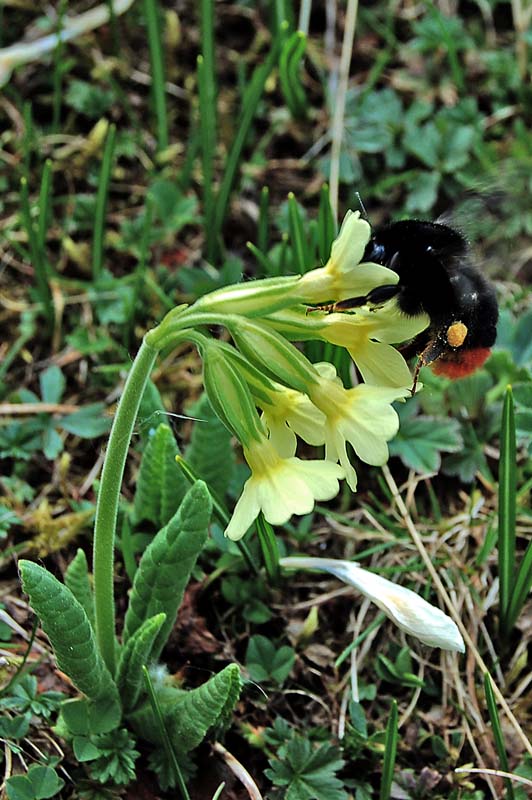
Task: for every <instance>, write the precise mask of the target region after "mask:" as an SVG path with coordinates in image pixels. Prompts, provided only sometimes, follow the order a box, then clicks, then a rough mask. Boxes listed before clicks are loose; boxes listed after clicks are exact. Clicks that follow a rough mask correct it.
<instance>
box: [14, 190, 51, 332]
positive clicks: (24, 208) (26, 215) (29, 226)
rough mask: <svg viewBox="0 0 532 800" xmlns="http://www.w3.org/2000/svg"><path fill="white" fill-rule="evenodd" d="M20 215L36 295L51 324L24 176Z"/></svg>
mask: <svg viewBox="0 0 532 800" xmlns="http://www.w3.org/2000/svg"><path fill="white" fill-rule="evenodd" d="M20 215H21V219H22V225H23V227H24V229H25V231H26V236H27V237H28V246H29V251H30V257H31V262H32V266H33V269H34V272H35V285H36V289H37V295H38V297H39V300H40V302H41V304H42V308H43V312H44V316H45V317H46V319H47V321H48V322H49V323H50V324H52V323H53V320H54V307H53V303H52V293H51V291H50V286H49V284H48V272H47V269H46V261H45V259H44V258H43V251H42V249H41V248H40V247H39V242H38V238H37V233H36V231H35V227H34V225H33V219H32V216H31V205H30V195H29V189H28V181H27V179H26V177H24V178H21V180H20Z"/></svg>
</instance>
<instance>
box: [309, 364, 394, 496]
mask: <svg viewBox="0 0 532 800" xmlns="http://www.w3.org/2000/svg"><path fill="white" fill-rule="evenodd" d="M315 366H316V370H317V372H318V373H319V375H320V380H319V381H318V382H317V383H315V384H312V385H311V386H310V387H309V396H310V399H311V400H312V402H313V403H314V405H316V406H317V407H318V408H319V409H320V411H323V413H324V414H325V416H326V418H327V421H326V423H325V457H326V459H327V460H329V461H335V462H336V461H339V462H340V464H341V465H342V467H343V468H344V470H345V475H346V480H347V482H348V484H349V486H350V487H351V489H352V490H353V491H355V490H356V485H357V477H356V472H355V470H354V468H353V466H352V465H351V463H350V461H349V457H348V455H347V443H348V442H349V443H350V444H351V446H352V447H353V449H354V451H355V453H356V454H357V456H358V457H359V458H360V459H361V460H362V461H365V462H366V464H372V465H374V466H381V465H382V464H385V463H386V461H387V460H388V445H387V442H388V441H389V440H390V439H392V438H393V437H394V436H395V434H396V433H397V431H398V428H399V418H398V416H397V412H396V411H395V409H394V408H393V407H392V405H391V403H392V402H393V401H394V400H397V399H399V398H403V397H406V396H407V395H408V394H409V389H408V388H406V387H405V388H396V387H382V386H368V385H367V384H361V385H359V386H355V387H354V388H353V389H345V388H344V386H343V385H342V382H341V380H340V379H339V378H338V377H337V375H336V370H335V368H334V367H333V365H332V364H329V363H327V362H323V363H321V364H316V365H315Z"/></svg>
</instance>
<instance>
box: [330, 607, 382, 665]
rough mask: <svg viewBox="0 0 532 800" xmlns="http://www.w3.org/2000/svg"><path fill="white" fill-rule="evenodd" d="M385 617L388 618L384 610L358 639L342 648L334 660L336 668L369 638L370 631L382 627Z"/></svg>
mask: <svg viewBox="0 0 532 800" xmlns="http://www.w3.org/2000/svg"><path fill="white" fill-rule="evenodd" d="M385 619H386V614H383V613H382V612H381V613H380V614H377V616H376V617H375V619H374V620H373V622H372V623H371V624H370V625H368V627H367V628H365V630H364V631H362V633H360V634H359V635H358V636H357V637H356V639H353V641H352V642H351V643H350V644H348V645H347V647H346V648H345V649H344V650H342V652H341V653H340V655H339V656H338V658H337V659H336V661H335V662H334V668H335V669H338V667H339V666H340V665H341V664H343V663H344V661H345V660H346V658H348V656H349V655H350V654H351V651H352V650H354V649H355V647H358V645H359V644H362V642H363V641H364V639H367V638H368V636H369V635H370V633H373V631H374V630H375V629H376V628H380V626H381V625H382V623H383V622H384V620H385Z"/></svg>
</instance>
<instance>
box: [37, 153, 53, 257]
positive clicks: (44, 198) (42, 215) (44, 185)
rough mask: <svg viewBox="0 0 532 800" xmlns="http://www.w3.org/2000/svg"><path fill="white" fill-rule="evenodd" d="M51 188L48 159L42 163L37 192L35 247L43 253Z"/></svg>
mask: <svg viewBox="0 0 532 800" xmlns="http://www.w3.org/2000/svg"><path fill="white" fill-rule="evenodd" d="M51 188H52V162H51V160H50V159H49V158H47V159H46V161H45V162H44V167H43V171H42V177H41V188H40V191H39V223H38V227H37V245H38V247H39V250H40V251H41V253H44V245H45V242H46V231H47V229H48V225H49V222H50V194H51Z"/></svg>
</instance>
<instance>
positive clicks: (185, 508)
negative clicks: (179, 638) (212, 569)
mask: <svg viewBox="0 0 532 800" xmlns="http://www.w3.org/2000/svg"><path fill="white" fill-rule="evenodd" d="M211 510H212V502H211V497H210V495H209V492H208V489H207V487H206V486H205V484H204V483H203V482H202V481H198V482H197V483H195V484H194V486H192V488H191V489H189V491H188V492H187V494H186V495H185V497H184V499H183V502H182V503H181V505H180V507H179V509H178V511H177V512H176V514H175V515H174V516H173V517H172V519H171V520H170V522H169V523H168V525H166V526H165V527H164V528H162V529H161V530H160V531H159V533H158V534H157V535H156V536H155V538H154V539H153V541H152V542H151V543H150V545H149V546H148V547H147V548H146V550H145V552H144V554H143V556H142V559H141V561H140V564H139V567H138V569H137V572H136V573H135V580H134V582H133V588H132V590H131V596H130V599H129V606H128V609H127V612H126V618H125V624H124V643H127V641H128V639H129V638H130V637H131V636H132V635H133V634H134V633H135V631H136V630H138V628H140V626H141V625H142V623H143V622H144V621H145V620H146V619H149V617H154V616H155V615H156V614H160V613H164V614H166V621H165V622H164V624H163V625H162V627H161V630H160V631H159V634H158V636H157V641H156V643H155V645H154V648H153V657H154V658H157V657H158V655H159V654H160V652H161V650H162V648H163V647H164V644H165V642H166V640H167V638H168V635H169V633H170V631H171V630H172V627H173V624H174V622H175V619H176V616H177V611H178V608H179V606H180V604H181V600H182V598H183V593H184V591H185V587H186V585H187V583H188V580H189V578H190V574H191V572H192V570H193V568H194V565H195V563H196V559H197V557H198V555H199V553H200V552H201V549H202V548H203V545H204V544H205V542H206V540H207V531H208V525H209V520H210V516H211Z"/></svg>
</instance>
